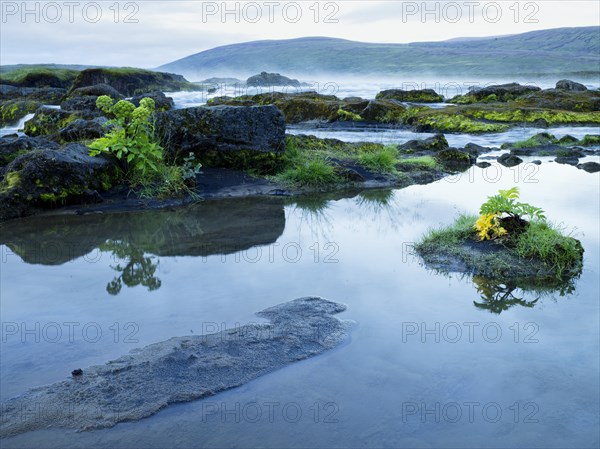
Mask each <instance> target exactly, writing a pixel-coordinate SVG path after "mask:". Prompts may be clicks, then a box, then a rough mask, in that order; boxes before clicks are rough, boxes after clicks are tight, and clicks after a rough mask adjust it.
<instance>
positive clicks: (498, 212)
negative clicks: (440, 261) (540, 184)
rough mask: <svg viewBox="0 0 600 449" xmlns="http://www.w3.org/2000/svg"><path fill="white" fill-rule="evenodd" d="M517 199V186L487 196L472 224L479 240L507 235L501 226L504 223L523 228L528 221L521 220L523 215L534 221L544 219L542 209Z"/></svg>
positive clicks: (504, 228)
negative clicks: (479, 215) (475, 220)
mask: <svg viewBox="0 0 600 449" xmlns="http://www.w3.org/2000/svg"><path fill="white" fill-rule="evenodd" d="M518 199H519V188H518V187H513V188H511V189H508V190H500V191H498V193H497V194H496V195H494V196H490V197H488V200H487V201H486V202H485V203H483V204H482V205H481V208H480V209H479V213H480V214H481V217H479V219H478V220H477V222H476V223H475V226H474V228H475V230H476V231H477V234H478V236H479V239H480V240H488V239H496V238H499V237H503V236H505V235H507V234H508V233H509V232H508V230H507V229H506V227H505V226H503V225H504V224H505V223H512V224H516V225H517V226H518V227H519V228H524V227H525V226H527V225H528V223H527V222H525V221H524V220H523V217H528V218H529V220H534V221H542V222H543V221H545V220H546V216H545V215H544V211H543V210H542V209H540V208H539V207H535V206H532V205H531V204H528V203H520V202H518V201H517V200H518Z"/></svg>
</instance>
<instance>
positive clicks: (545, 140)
mask: <svg viewBox="0 0 600 449" xmlns="http://www.w3.org/2000/svg"><path fill="white" fill-rule="evenodd" d="M557 142H558V140H557V139H556V137H554V136H553V135H552V134H548V133H539V134H536V135H535V136H531V137H530V138H529V139H526V140H520V141H518V142H514V143H511V144H508V145H507V147H509V148H532V147H539V146H543V145H550V144H555V143H557Z"/></svg>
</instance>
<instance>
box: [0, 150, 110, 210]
mask: <svg viewBox="0 0 600 449" xmlns="http://www.w3.org/2000/svg"><path fill="white" fill-rule="evenodd" d="M88 152H89V148H88V147H86V146H85V145H82V144H77V143H75V144H69V145H66V146H65V147H62V148H61V149H58V150H56V149H41V150H40V149H38V150H33V151H31V152H28V153H27V154H23V155H21V156H19V157H17V158H16V159H15V160H13V161H12V162H11V163H10V164H8V165H7V166H6V168H5V170H4V179H3V180H2V182H0V221H6V220H9V219H13V218H18V217H24V216H28V215H33V214H35V213H36V212H37V211H39V210H41V209H44V208H53V207H56V206H59V205H65V204H73V203H82V202H88V201H98V200H99V199H100V198H99V194H98V191H104V190H108V189H109V188H110V187H111V186H112V183H113V182H114V181H115V179H116V178H117V177H118V174H119V169H118V166H117V164H116V161H115V160H114V159H112V158H108V157H91V156H89V155H88Z"/></svg>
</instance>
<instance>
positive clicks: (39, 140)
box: [0, 136, 59, 167]
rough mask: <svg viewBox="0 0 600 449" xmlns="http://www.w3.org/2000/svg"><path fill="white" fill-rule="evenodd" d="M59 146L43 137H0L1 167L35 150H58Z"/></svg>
mask: <svg viewBox="0 0 600 449" xmlns="http://www.w3.org/2000/svg"><path fill="white" fill-rule="evenodd" d="M58 148H59V145H58V144H57V143H55V142H52V141H50V140H48V139H45V138H43V137H27V136H20V137H19V136H4V137H0V167H4V166H6V165H8V164H9V163H11V162H12V161H14V160H15V159H16V158H17V157H19V156H22V155H24V154H27V153H29V152H30V151H33V150H42V149H52V150H57V149H58Z"/></svg>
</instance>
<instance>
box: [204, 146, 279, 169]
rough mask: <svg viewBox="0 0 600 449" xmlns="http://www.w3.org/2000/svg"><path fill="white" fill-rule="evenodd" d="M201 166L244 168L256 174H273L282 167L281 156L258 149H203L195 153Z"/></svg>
mask: <svg viewBox="0 0 600 449" xmlns="http://www.w3.org/2000/svg"><path fill="white" fill-rule="evenodd" d="M197 160H198V162H200V163H201V164H202V166H203V167H223V168H230V169H234V170H244V171H247V172H250V173H254V174H257V175H267V174H274V173H276V172H277V171H278V170H280V169H281V168H282V167H283V164H284V163H283V158H282V156H281V155H279V154H275V153H273V152H265V153H260V152H258V151H251V150H241V151H213V150H209V151H204V152H202V153H199V154H198V155H197Z"/></svg>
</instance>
